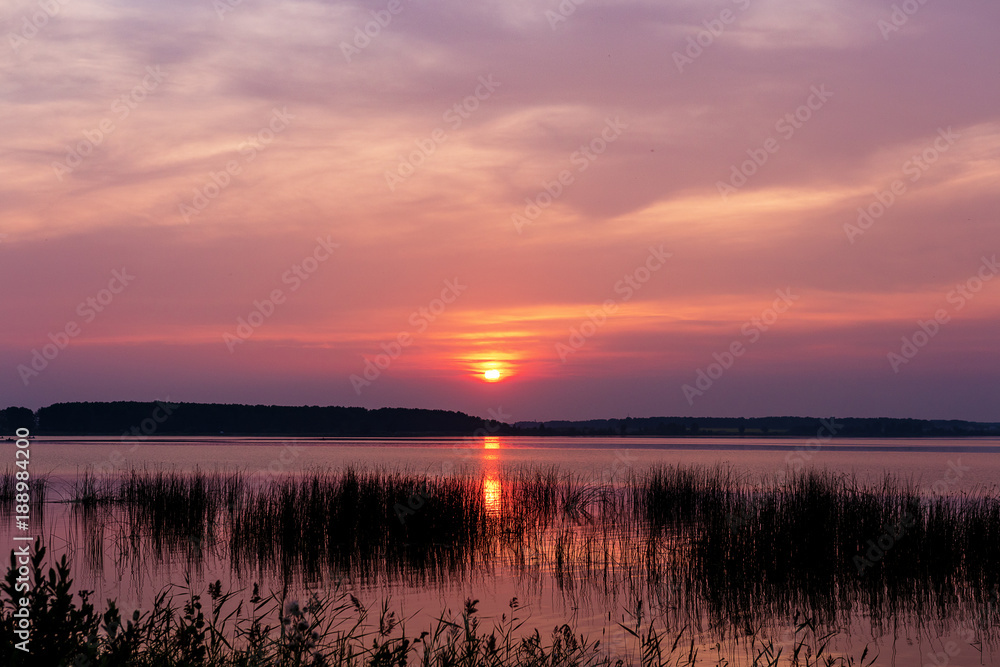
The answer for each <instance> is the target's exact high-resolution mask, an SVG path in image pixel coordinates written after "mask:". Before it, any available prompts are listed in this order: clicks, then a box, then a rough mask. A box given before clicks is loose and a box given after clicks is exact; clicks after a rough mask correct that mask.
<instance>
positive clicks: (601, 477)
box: [0, 436, 1000, 665]
mask: <svg viewBox="0 0 1000 667" xmlns="http://www.w3.org/2000/svg"><path fill="white" fill-rule="evenodd" d="M815 444H816V443H815V442H809V441H807V440H789V439H760V438H746V439H739V440H734V439H711V438H697V439H690V438H689V439H676V438H670V439H660V438H586V439H583V438H506V437H487V438H477V439H472V438H432V439H426V438H418V439H379V440H349V439H343V440H319V439H297V440H292V439H281V438H231V437H221V436H220V437H212V438H204V437H199V438H186V439H167V438H149V439H147V440H144V441H141V442H138V441H134V440H131V441H129V440H126V441H123V440H120V439H118V438H51V439H37V440H34V441H33V443H32V446H31V470H32V472H33V474H35V475H39V474H48V475H49V477H50V481H51V483H52V490H51V491H50V500H54V501H57V502H52V503H49V504H48V505H47V506H46V509H45V512H44V517H43V520H41V521H39V522H36V524H35V525H34V526H33V527H34V529H35V530H36V533H37V534H39V535H42V536H43V537H45V538H46V539H47V541H48V542H49V544H50V545H52V550H53V551H54V552H55V553H56V554H57V555H59V554H62V553H66V554H68V555H69V556H70V558H71V559H72V561H73V563H74V567H75V570H74V572H75V577H76V587H85V588H88V589H93V590H95V591H96V593H97V595H96V596H95V597H96V599H104V598H107V597H113V598H117V599H118V600H119V601H120V606H122V607H124V608H126V609H128V608H130V607H143V606H145V605H147V604H148V602H149V601H150V599H151V596H152V594H154V593H155V592H156V591H157V590H159V589H160V588H161V587H162V586H163V585H164V584H166V583H171V582H172V583H181V582H183V581H184V577H185V576H186V575H187V576H190V577H191V578H192V580H193V581H194V583H195V585H196V586H197V585H200V584H204V583H205V582H208V581H213V580H215V579H217V578H218V579H221V580H222V581H223V582H224V584H227V585H228V586H229V587H230V588H243V587H247V586H249V585H250V584H252V583H253V582H258V581H259V582H261V583H262V584H263V587H264V589H265V590H267V589H268V588H269V587H271V588H280V583H279V580H278V578H277V577H275V576H274V573H268V572H266V571H261V570H254V569H253V568H248V569H245V570H242V571H240V572H234V571H233V567H232V564H231V563H230V562H229V561H228V559H226V558H219V557H215V558H213V557H208V558H206V559H204V560H202V561H200V562H194V563H192V562H189V561H188V560H186V559H185V558H182V557H180V555H179V554H174V555H173V556H171V555H170V554H167V555H166V556H162V555H158V554H156V553H155V550H152V549H146V550H145V551H144V552H143V555H142V557H141V558H139V559H126V558H123V557H122V556H121V551H122V550H121V548H120V544H121V540H122V539H123V537H122V534H121V531H120V530H116V522H118V517H116V516H114V514H112V513H108V514H106V515H103V516H101V517H99V518H98V519H96V520H95V519H94V518H93V517H91V518H90V519H89V520H88V521H87V522H81V521H80V520H79V517H78V516H75V515H74V513H73V512H72V511H71V509H70V507H69V505H67V504H65V503H60V502H58V501H59V500H60V499H64V498H67V497H69V490H70V488H71V486H72V484H73V482H74V481H75V480H76V478H77V475H78V474H80V473H81V472H82V471H84V470H85V469H88V468H90V469H92V470H94V471H96V472H97V473H99V474H101V475H112V476H113V475H117V474H119V473H121V472H122V471H125V470H128V469H130V468H148V469H163V470H177V471H182V472H189V471H194V470H196V469H200V470H203V471H212V470H217V469H218V470H239V471H243V472H246V473H249V474H250V475H253V476H254V479H256V480H258V481H259V482H260V483H261V484H264V483H267V482H268V481H269V480H271V479H275V478H282V477H284V476H287V475H295V474H298V473H302V472H307V471H314V470H325V469H341V468H343V467H345V466H354V467H357V468H362V469H368V468H379V469H383V470H403V471H410V472H417V473H427V474H430V475H441V474H445V475H447V474H470V475H484V476H485V479H486V485H485V488H484V493H486V494H499V492H500V490H499V489H498V488H495V487H493V486H491V484H490V480H495V479H498V478H499V475H500V473H501V471H504V470H510V469H517V468H538V467H552V466H555V467H557V468H558V469H559V470H560V471H561V472H564V473H572V474H573V475H575V476H577V477H578V478H579V479H581V480H583V481H590V482H601V483H607V482H614V481H616V480H620V479H623V478H624V477H625V476H627V475H630V474H633V473H641V472H642V471H643V470H645V469H648V468H649V467H650V466H653V465H658V464H681V465H707V466H714V465H717V464H723V465H728V466H732V467H733V469H734V470H736V471H737V472H738V473H739V475H741V476H743V477H745V478H746V479H748V480H752V481H757V480H773V479H775V478H780V477H781V476H783V475H784V474H786V473H787V471H788V470H790V469H792V468H799V467H801V468H803V469H808V468H820V469H826V470H830V471H835V472H838V473H846V474H850V475H854V476H856V477H857V478H858V479H859V480H860V481H862V482H864V481H869V480H874V479H879V478H881V477H882V476H883V475H884V474H885V473H887V472H888V473H892V474H895V475H898V476H901V477H904V478H907V479H912V480H913V481H914V482H915V483H917V484H918V485H919V486H920V487H921V488H924V489H927V490H928V492H931V491H932V490H933V492H934V493H937V494H939V495H940V494H955V495H960V494H963V493H968V492H972V491H974V490H975V489H981V488H993V487H995V486H996V485H997V484H998V483H1000V456H997V454H998V453H1000V439H959V440H946V439H934V440H924V439H921V440H907V439H879V440H872V439H865V440H844V441H833V442H829V443H826V444H823V446H821V447H819V448H816V447H815ZM6 463H7V465H10V463H12V461H8V462H6ZM790 464H791V465H790ZM0 467H3V466H2V464H0ZM487 501H489V498H487ZM388 511H391V509H390V508H387V512H388ZM0 525H2V526H3V528H2V529H0V532H2V531H7V533H5V534H4V535H3V536H2V537H3V538H4V539H7V535H8V534H9V521H4V522H3V524H0ZM118 528H119V529H120V526H118ZM625 551H627V548H626V549H625ZM619 557H620V558H621V559H622V560H628V558H629V554H628V553H621V554H619ZM546 561H547V559H546V558H544V557H538V556H535V557H534V559H533V558H532V556H531V555H529V556H528V557H527V558H526V559H525V558H522V559H521V561H519V564H518V565H517V566H514V565H512V563H511V562H510V560H509V559H501V558H495V559H493V560H489V559H487V560H484V561H483V562H481V563H478V564H477V565H476V566H475V567H467V568H462V569H461V570H459V571H456V572H454V573H451V574H449V575H447V576H435V577H432V578H428V577H422V576H405V575H404V576H397V577H393V576H385V575H380V576H377V577H365V576H363V575H360V574H358V573H355V572H351V571H338V572H330V573H328V574H327V575H326V576H324V577H322V578H321V579H319V580H314V581H311V582H309V586H310V587H311V588H317V589H323V588H329V587H331V586H333V585H335V584H337V583H338V582H339V585H340V586H341V587H342V588H343V589H346V590H349V591H351V592H353V593H355V594H356V595H357V596H358V597H359V598H361V599H362V601H365V602H367V603H374V602H378V601H380V600H381V599H382V598H383V597H385V596H386V595H387V594H388V595H389V596H390V597H391V600H392V605H393V606H394V608H395V609H397V612H398V613H401V615H403V616H405V617H410V616H413V617H414V620H413V621H411V627H418V626H419V624H420V623H423V622H425V621H428V620H429V619H430V618H431V617H433V616H435V615H436V614H438V613H439V612H440V611H441V610H443V609H446V608H450V609H452V610H457V609H459V608H460V607H461V604H462V602H463V601H464V599H465V598H467V597H472V598H477V599H479V600H481V603H480V609H481V612H482V615H483V616H484V617H485V618H491V617H499V616H500V614H501V613H505V612H509V609H508V607H507V603H508V601H509V600H510V599H511V598H512V597H514V596H517V597H518V599H519V601H520V603H521V605H522V613H521V615H522V616H523V615H526V614H530V621H529V622H528V623H527V624H526V625H528V626H531V627H540V628H542V629H543V630H545V629H548V628H551V627H553V626H555V625H557V624H561V623H563V622H570V623H571V624H573V625H574V627H575V628H576V629H577V630H578V631H583V632H587V633H588V634H590V635H593V636H601V635H602V634H603V636H604V641H605V643H606V644H610V645H612V646H614V645H615V644H616V643H620V642H621V641H623V640H624V637H623V635H624V633H623V631H622V630H621V629H620V628H618V626H617V623H616V621H618V620H621V619H622V617H623V615H624V614H625V612H626V610H628V609H631V608H632V607H633V606H634V604H635V601H636V600H638V599H643V601H644V603H645V604H646V605H647V608H648V605H652V606H653V607H654V609H655V608H656V600H655V599H653V597H652V596H651V593H650V591H649V590H647V588H646V585H645V584H644V583H643V582H635V581H632V582H629V583H628V584H626V583H625V582H624V581H620V580H616V579H615V577H616V576H622V577H624V575H623V574H620V572H621V571H620V570H619V569H616V568H615V567H611V568H605V569H604V572H605V574H606V573H608V572H611V577H610V580H608V578H607V577H606V576H605V577H603V578H601V577H594V576H593V575H587V576H585V575H582V574H580V575H579V576H569V577H567V576H565V573H563V572H560V571H557V569H556V568H554V567H553V565H552V564H551V563H549V562H546ZM998 567H1000V564H998ZM661 602H662V600H661ZM666 604H667V605H669V602H667V603H666ZM675 611H676V610H675ZM692 620H693V621H694V622H695V623H696V624H697V623H699V622H701V621H702V619H699V618H692ZM413 623H416V624H417V625H415V626H414V625H412V624H413ZM788 630H789V629H788V628H786V629H785V631H784V632H782V628H780V627H777V628H775V629H774V632H775V633H776V634H778V635H782V634H784V635H785V636H787V635H788V634H789V633H788ZM844 630H845V636H844V638H843V640H842V642H841V647H842V648H844V649H845V650H847V651H848V652H849V653H851V654H853V655H855V656H857V655H859V654H860V647H862V646H863V645H864V643H865V641H866V640H868V639H870V638H871V635H872V632H871V630H870V628H869V624H868V620H867V619H866V618H864V617H862V616H858V617H856V618H854V619H852V621H851V624H850V628H844ZM961 634H962V633H961V630H960V629H959V630H956V629H955V628H952V629H951V631H950V632H942V631H941V630H940V628H938V629H935V627H934V625H933V624H931V625H930V626H928V627H925V628H922V629H918V628H915V627H909V626H906V625H905V624H904V627H902V628H901V629H900V630H899V631H898V632H897V633H896V635H897V636H896V637H895V638H892V637H883V638H881V640H880V643H881V644H882V646H883V649H884V650H883V654H882V655H883V659H881V660H880V662H879V663H877V664H900V665H911V664H912V665H924V664H932V663H928V661H929V660H930V659H931V658H932V656H933V655H934V654H935V653H938V652H940V651H941V650H942V647H943V644H942V642H945V643H946V642H948V641H955V642H956V643H957V645H959V646H960V648H961V650H960V651H959V652H958V653H957V654H955V655H951V656H949V657H948V663H947V664H950V665H978V664H993V660H994V658H993V657H992V656H991V655H990V654H989V652H988V650H987V652H986V653H984V654H983V655H980V653H979V652H978V651H977V650H976V649H975V648H974V647H971V646H969V644H968V642H967V641H964V640H963V639H962V638H961V637H960V636H959V635H961ZM848 635H849V636H848ZM710 640H711V637H710V636H709V634H706V635H705V641H706V644H708V643H714V642H710ZM855 649H856V650H855ZM893 654H895V656H896V657H895V662H893V660H891V659H890V658H891V657H892V655H893ZM938 662H940V660H938ZM997 664H1000V662H998V663H997Z"/></svg>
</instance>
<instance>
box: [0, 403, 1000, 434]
mask: <svg viewBox="0 0 1000 667" xmlns="http://www.w3.org/2000/svg"><path fill="white" fill-rule="evenodd" d="M491 415H492V416H493V417H495V419H486V420H484V419H481V418H479V417H474V416H471V415H467V414H465V413H462V412H455V411H449V410H423V409H414V408H379V409H376V410H368V409H366V408H353V407H339V406H280V405H236V404H210V403H171V402H167V401H151V402H137V401H118V402H103V403H96V402H75V403H56V404H53V405H50V406H47V407H43V408H40V409H39V410H37V411H32V410H30V409H28V408H21V407H8V408H5V409H3V410H0V434H7V435H12V434H13V433H14V431H15V429H17V428H28V429H29V430H30V431H31V433H32V434H33V435H41V436H90V435H108V436H122V437H132V438H139V437H149V436H154V435H156V436H197V435H202V436H209V435H219V434H224V435H231V436H237V435H240V436H262V437H263V436H308V437H407V436H410V437H413V436H418V437H419V436H424V437H428V436H438V437H440V436H485V435H503V436H562V437H566V436H605V437H606V436H648V437H701V436H710V437H789V438H796V437H803V438H809V437H814V436H816V435H817V433H821V432H824V431H826V432H829V433H830V434H831V437H837V438H858V437H864V438H891V437H906V438H924V437H948V438H955V437H989V436H993V437H997V436H1000V423H998V422H970V421H962V420H928V419H890V418H853V417H846V418H840V417H838V418H835V419H834V418H824V419H820V418H813V417H753V418H737V417H697V418H695V417H639V418H633V417H627V418H625V419H591V420H579V421H564V420H550V421H545V422H530V421H519V422H513V423H508V422H506V421H503V419H505V418H508V417H509V416H507V415H503V414H502V411H500V412H496V411H491Z"/></svg>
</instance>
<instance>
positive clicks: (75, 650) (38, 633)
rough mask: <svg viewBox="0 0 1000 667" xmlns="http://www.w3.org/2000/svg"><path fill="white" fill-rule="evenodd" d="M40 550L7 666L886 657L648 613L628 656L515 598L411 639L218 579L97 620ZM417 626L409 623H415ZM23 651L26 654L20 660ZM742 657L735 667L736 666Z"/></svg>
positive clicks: (331, 605) (375, 623) (485, 666)
mask: <svg viewBox="0 0 1000 667" xmlns="http://www.w3.org/2000/svg"><path fill="white" fill-rule="evenodd" d="M45 565H46V548H45V546H43V545H42V544H41V543H40V542H36V543H35V545H34V548H33V550H32V552H31V555H30V563H29V565H28V569H29V570H30V575H31V578H32V580H33V581H34V582H36V585H35V586H34V588H32V590H31V591H30V592H29V593H27V595H28V596H29V598H30V605H29V606H28V608H29V609H30V614H31V619H32V622H31V636H30V640H28V641H27V642H26V643H25V644H23V645H21V648H18V647H17V645H16V644H15V643H14V642H3V643H0V660H2V661H3V664H5V665H11V666H12V667H14V666H18V667H20V666H22V665H23V666H25V667H29V666H30V667H34V666H36V665H37V666H44V667H96V666H101V667H117V666H123V667H124V666H128V667H175V666H176V667H182V666H183V667H192V666H196V665H205V666H211V667H265V666H266V667H305V666H312V667H334V666H336V667H362V666H370V667H397V666H398V667H403V666H405V665H419V666H422V667H479V666H482V667H521V666H524V667H624V665H643V666H644V667H645V666H649V667H694V666H695V665H715V666H716V667H728V666H729V665H733V664H737V665H745V666H746V667H778V666H779V665H788V666H789V667H820V666H825V667H855V666H857V667H871V666H872V665H874V664H875V661H876V659H877V658H878V652H877V650H876V649H873V648H872V647H871V646H870V645H868V644H865V646H864V647H863V648H862V649H859V655H857V656H853V655H844V654H838V653H837V652H836V650H835V649H834V648H833V646H832V644H833V643H834V641H835V640H836V638H837V634H838V633H836V632H825V633H824V632H820V631H819V630H818V629H817V627H816V626H815V624H814V622H813V620H812V619H810V618H808V617H805V616H802V615H800V614H795V616H794V618H793V619H792V622H793V626H792V633H791V636H790V637H789V638H787V640H785V641H781V640H780V639H776V638H774V637H772V636H769V635H768V633H766V632H765V631H763V630H761V629H757V630H753V629H750V630H748V631H746V632H744V633H741V632H739V631H738V630H737V629H735V628H734V629H733V632H732V633H731V635H730V636H729V637H728V639H727V640H726V641H725V642H721V641H720V642H717V643H716V644H715V645H714V647H713V646H708V647H706V646H703V645H702V643H701V642H699V641H698V639H699V638H698V636H697V633H696V632H695V631H693V630H692V629H691V627H690V626H688V625H685V626H683V627H681V628H679V629H670V628H667V627H663V626H661V625H659V624H657V623H656V622H655V621H650V620H647V619H645V618H644V617H643V613H642V609H641V607H640V608H638V609H637V610H635V612H633V613H631V614H630V616H629V618H627V619H623V621H625V622H622V623H619V624H618V628H619V629H620V633H621V637H622V639H623V640H624V641H623V643H624V648H622V649H621V650H618V651H614V652H613V651H612V650H610V649H609V648H608V647H607V646H606V645H602V641H601V640H600V639H591V638H588V637H587V636H585V635H583V634H577V633H576V632H575V631H574V630H573V628H572V627H571V626H570V625H568V624H563V625H560V626H557V627H555V628H553V629H552V631H551V632H550V633H545V634H543V633H542V632H541V631H540V630H539V629H537V628H536V629H533V630H531V631H527V630H525V629H524V626H525V624H526V622H527V621H528V620H529V619H528V618H526V617H521V616H520V615H519V614H520V613H521V612H520V611H519V605H518V600H517V598H516V597H515V598H513V599H511V600H510V602H509V604H508V608H509V610H508V612H507V613H505V614H503V615H502V616H501V617H500V619H498V620H496V621H495V622H494V624H493V626H492V628H490V629H488V626H487V625H485V624H483V621H482V619H481V618H480V617H479V616H478V615H477V614H478V609H477V605H478V603H479V601H478V600H472V599H467V600H466V601H465V603H464V605H463V607H462V611H461V612H460V613H458V614H454V613H452V612H451V611H450V610H445V611H443V612H442V613H440V614H439V615H438V616H437V620H436V622H434V623H432V624H431V625H430V626H429V627H427V628H426V629H419V628H418V629H416V630H413V629H408V628H407V619H400V618H397V617H396V615H395V612H393V611H390V610H389V605H388V601H383V603H382V604H381V606H380V607H377V606H365V605H364V604H363V603H362V602H361V601H359V600H358V599H357V598H356V597H355V596H354V595H352V594H349V593H344V592H338V591H332V592H329V593H327V594H325V595H323V596H320V595H318V594H315V593H313V594H312V595H311V596H310V597H309V598H308V599H306V600H303V601H302V602H300V601H299V600H298V599H296V598H293V597H289V596H287V595H284V594H282V595H279V594H271V595H269V596H268V597H262V596H261V595H260V593H259V590H258V587H257V585H256V584H255V585H254V588H253V594H252V596H251V597H249V598H248V599H240V596H239V593H240V591H235V592H223V591H222V584H221V582H220V581H216V582H214V583H211V584H209V585H208V587H207V599H205V597H206V593H204V592H203V593H196V592H195V591H194V589H193V588H192V587H191V586H190V584H189V583H186V584H185V585H184V586H168V587H166V588H164V589H163V590H162V591H161V592H160V593H159V594H157V596H156V598H155V600H154V602H153V604H152V608H151V609H149V610H147V611H139V610H136V611H134V612H133V613H132V614H131V615H129V614H127V613H126V614H124V615H123V613H122V610H120V609H119V608H118V606H117V605H116V603H115V602H114V601H113V600H108V601H107V609H106V610H104V611H103V612H102V611H99V610H97V609H96V607H95V605H94V604H93V603H92V602H91V600H90V597H91V595H92V594H93V592H92V591H85V590H81V591H78V592H76V593H75V594H74V593H73V592H72V583H73V582H72V579H71V578H70V565H69V563H68V562H67V560H66V557H65V556H63V557H62V559H61V560H60V561H59V562H57V563H54V564H53V566H52V567H50V568H49V569H48V572H47V574H46V572H45ZM18 576H19V575H18V565H17V564H16V563H15V560H14V556H13V554H12V555H11V562H10V566H9V569H8V571H7V574H6V576H5V578H4V580H3V582H2V583H0V632H2V633H3V636H4V637H5V638H6V637H12V636H16V635H15V634H14V631H15V629H16V619H15V618H14V616H13V610H14V607H13V605H12V604H11V602H10V600H11V599H12V598H13V597H14V596H15V595H17V596H21V595H25V594H24V593H20V592H18V590H17V589H16V582H17V579H18ZM411 627H412V626H411ZM21 649H27V650H21ZM732 660H737V661H738V662H735V663H733V662H731V661H732Z"/></svg>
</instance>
